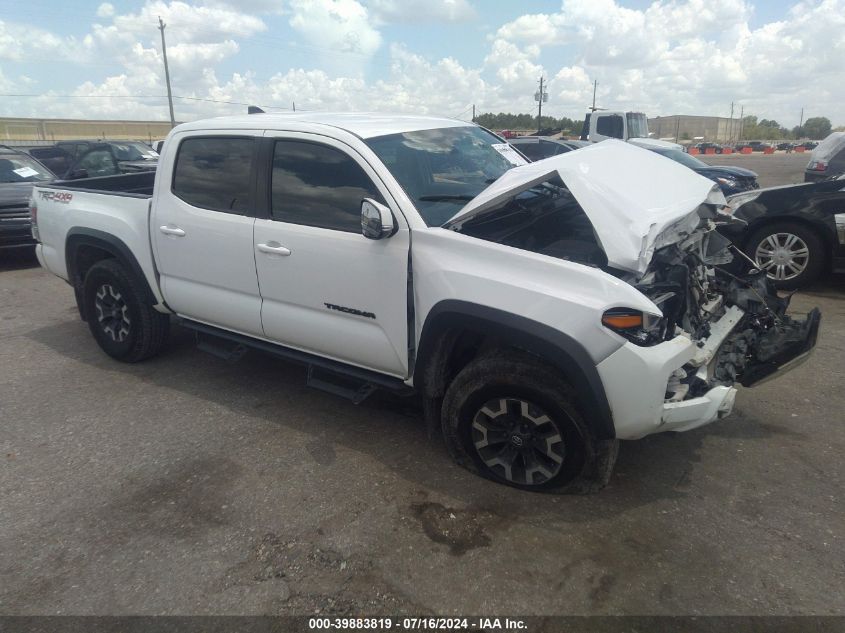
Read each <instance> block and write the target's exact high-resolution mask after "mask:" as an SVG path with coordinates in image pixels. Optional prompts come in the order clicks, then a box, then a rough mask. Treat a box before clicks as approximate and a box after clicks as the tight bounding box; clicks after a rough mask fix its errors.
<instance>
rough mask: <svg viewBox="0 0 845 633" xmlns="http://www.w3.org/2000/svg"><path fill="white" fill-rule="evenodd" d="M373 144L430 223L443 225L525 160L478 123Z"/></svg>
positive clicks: (370, 142) (392, 137) (392, 136)
mask: <svg viewBox="0 0 845 633" xmlns="http://www.w3.org/2000/svg"><path fill="white" fill-rule="evenodd" d="M367 145H369V146H370V149H372V150H373V151H374V152H375V153H376V155H377V156H378V157H379V159H380V160H381V162H382V163H384V165H385V166H386V167H387V168H388V169H389V170H390V173H391V174H393V177H394V178H395V179H396V180H397V181H398V182H399V184H400V185H402V188H403V189H404V190H405V193H406V194H408V197H409V198H410V199H411V200H412V201H413V203H414V206H415V207H416V208H417V211H419V214H420V216H421V217H422V219H423V220H424V221H425V223H426V225H428V226H441V225H442V224H444V223H445V222H446V221H448V220H449V219H450V218H451V217H452V216H453V215H455V214H456V213H457V212H458V211H460V210H461V207H463V206H464V205H465V204H466V203H467V202H469V201H470V200H472V199H473V198H474V197H475V196H477V195H478V194H479V193H481V192H482V191H483V190H484V189H486V188H487V186H488V185H490V184H491V183H492V182H494V181H496V180H497V179H498V178H499V177H500V176H501V175H502V174H504V173H505V172H506V171H508V170H509V169H510V168H511V167H514V166H515V165H516V164H518V163H519V162H524V159H522V158H521V157H520V156H519V155H517V154H516V152H513V150H512V149H511V148H510V146H508V144H507V143H502V142H501V141H500V140H499V138H498V137H496V136H494V135H493V134H491V133H490V132H488V131H486V130H484V129H482V128H480V127H476V126H467V127H449V128H439V129H434V130H419V131H414V132H403V133H400V134H389V135H387V136H379V137H375V138H371V139H369V140H368V141H367ZM508 150H510V154H509V151H508ZM520 151H522V149H521V148H520ZM511 154H512V156H511ZM507 156H510V157H509V158H508V157H507Z"/></svg>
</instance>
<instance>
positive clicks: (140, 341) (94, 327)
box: [82, 259, 170, 363]
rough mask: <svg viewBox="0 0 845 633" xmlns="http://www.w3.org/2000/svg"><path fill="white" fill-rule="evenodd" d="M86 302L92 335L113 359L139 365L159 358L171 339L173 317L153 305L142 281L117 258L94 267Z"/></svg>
mask: <svg viewBox="0 0 845 633" xmlns="http://www.w3.org/2000/svg"><path fill="white" fill-rule="evenodd" d="M82 301H83V309H84V312H85V318H86V320H87V321H88V327H89V328H90V330H91V334H93V336H94V339H96V341H97V343H98V344H99V345H100V347H101V348H102V350H103V351H104V352H105V353H106V354H108V355H109V356H111V357H112V358H115V359H117V360H120V361H124V362H127V363H135V362H138V361H141V360H144V359H146V358H149V357H151V356H155V355H156V354H157V353H158V352H159V350H161V348H162V346H163V345H164V343H165V341H166V340H167V335H168V332H169V330H170V317H169V316H168V315H166V314H162V313H160V312H157V311H156V310H155V309H153V307H152V306H151V305H149V303H148V302H147V301H146V298H145V296H144V291H143V288H142V286H141V282H140V281H139V280H138V279H136V278H135V277H134V276H133V275H132V274H131V273H130V272H128V271H127V270H126V269H125V268H124V267H123V265H121V264H120V263H119V262H118V261H116V260H114V259H106V260H103V261H101V262H97V263H96V264H94V265H93V266H92V267H91V269H90V270H89V271H88V273H87V274H86V275H85V283H84V286H83V290H82Z"/></svg>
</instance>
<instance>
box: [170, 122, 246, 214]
mask: <svg viewBox="0 0 845 633" xmlns="http://www.w3.org/2000/svg"><path fill="white" fill-rule="evenodd" d="M253 147H254V142H253V140H252V139H250V138H234V137H230V138H189V139H186V140H184V141H182V144H181V145H180V146H179V154H178V155H177V157H176V168H175V169H174V171H173V193H174V194H175V195H177V196H178V197H179V198H181V199H182V200H184V201H185V202H187V203H188V204H192V205H194V206H195V207H202V208H203V209H212V210H214V211H226V212H228V213H238V214H243V213H246V211H248V210H249V207H250V195H249V194H250V174H251V173H252V156H253Z"/></svg>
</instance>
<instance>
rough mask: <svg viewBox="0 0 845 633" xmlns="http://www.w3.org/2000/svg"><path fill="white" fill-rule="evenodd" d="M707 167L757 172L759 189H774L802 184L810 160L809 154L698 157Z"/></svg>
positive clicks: (779, 153) (781, 153)
mask: <svg viewBox="0 0 845 633" xmlns="http://www.w3.org/2000/svg"><path fill="white" fill-rule="evenodd" d="M697 158H700V159H701V160H703V161H704V162H705V163H707V164H709V165H730V166H732V167H745V168H746V169H750V170H751V171H754V172H757V175H758V176H759V178H757V182H759V183H760V186H761V187H775V186H777V185H787V184H790V183H794V182H804V168H805V167H806V166H807V163H808V162H809V160H810V153H809V152H802V153H798V152H792V153H789V154H787V153H786V152H776V153H774V154H763V153H762V152H754V153H752V154H714V155H704V156H698V157H697Z"/></svg>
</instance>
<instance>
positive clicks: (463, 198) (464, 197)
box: [417, 193, 475, 202]
mask: <svg viewBox="0 0 845 633" xmlns="http://www.w3.org/2000/svg"><path fill="white" fill-rule="evenodd" d="M473 198H475V196H473V195H469V194H466V193H462V194H453V195H442V196H420V197H419V198H417V200H420V201H422V202H469V201H470V200H472V199H473Z"/></svg>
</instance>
